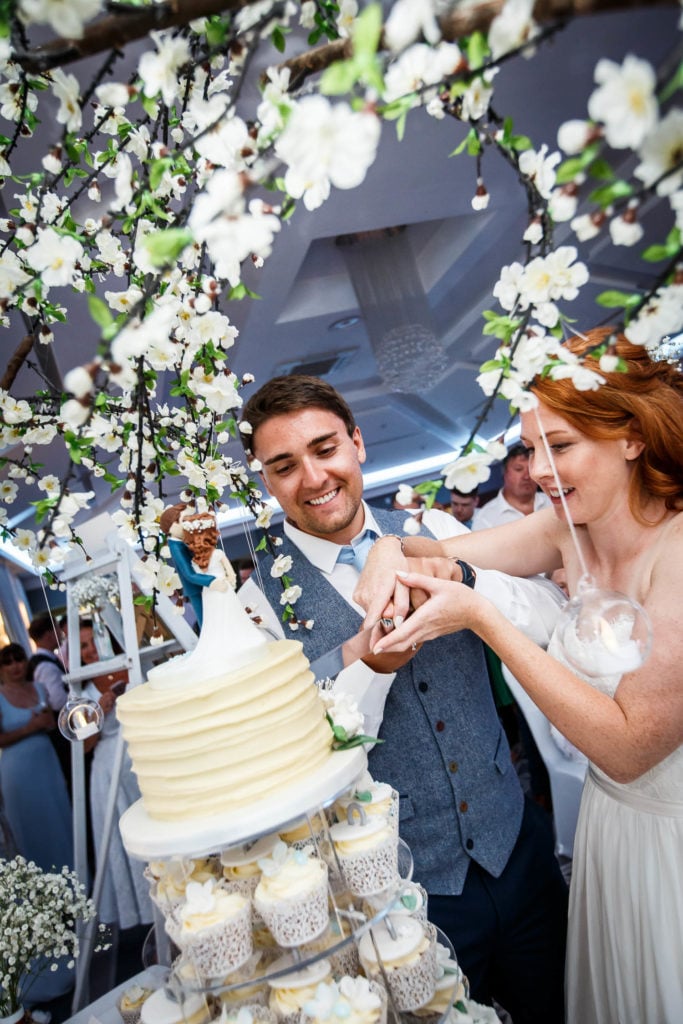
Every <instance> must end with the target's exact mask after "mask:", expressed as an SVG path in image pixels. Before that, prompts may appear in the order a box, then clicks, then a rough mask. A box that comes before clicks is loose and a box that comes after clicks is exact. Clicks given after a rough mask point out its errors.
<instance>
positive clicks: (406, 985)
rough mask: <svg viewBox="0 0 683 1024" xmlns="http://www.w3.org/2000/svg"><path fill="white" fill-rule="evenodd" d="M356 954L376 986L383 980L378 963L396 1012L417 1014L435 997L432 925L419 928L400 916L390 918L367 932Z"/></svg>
mask: <svg viewBox="0 0 683 1024" xmlns="http://www.w3.org/2000/svg"><path fill="white" fill-rule="evenodd" d="M373 939H374V943H373ZM378 953H379V961H378ZM358 954H359V956H360V962H361V964H362V966H363V970H364V971H365V974H366V975H367V977H368V978H370V979H371V980H373V981H377V982H378V983H381V980H382V972H381V968H380V961H381V963H382V965H383V966H384V971H385V973H386V977H387V983H388V985H389V989H390V991H391V995H392V999H393V1001H394V1003H395V1005H396V1009H397V1010H399V1011H401V1012H404V1011H406V1010H416V1009H417V1008H418V1007H419V1006H424V1004H425V1003H427V1002H429V1000H430V999H431V998H432V996H433V995H434V988H435V978H436V931H435V929H434V927H433V925H427V926H425V925H422V924H421V923H420V922H419V921H416V920H415V919H414V918H412V917H407V916H405V915H402V914H398V915H396V916H394V915H393V914H390V915H389V916H388V917H387V918H386V920H385V921H382V922H381V923H380V924H378V925H377V926H376V927H375V928H373V929H372V931H371V932H366V934H365V935H364V936H363V937H362V939H361V940H360V943H359V944H358Z"/></svg>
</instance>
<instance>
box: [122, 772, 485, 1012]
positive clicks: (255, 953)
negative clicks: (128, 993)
mask: <svg viewBox="0 0 683 1024" xmlns="http://www.w3.org/2000/svg"><path fill="white" fill-rule="evenodd" d="M285 840H287V841H285ZM398 843H399V839H398V795H397V794H396V793H395V791H394V790H392V788H391V787H390V786H387V785H384V784H382V783H377V782H375V781H374V780H373V779H372V778H371V777H370V776H369V775H368V774H367V773H366V774H365V775H364V776H363V777H361V779H359V780H358V782H357V783H356V785H355V786H354V787H353V789H352V790H351V791H349V792H348V793H346V794H344V795H343V796H342V797H340V798H339V799H337V800H336V801H335V802H334V804H333V805H332V807H331V808H329V809H328V810H326V811H325V810H322V809H319V810H318V811H316V813H315V814H313V815H311V816H310V817H306V818H305V819H302V820H300V821H298V822H294V823H292V824H290V825H288V826H287V827H286V829H283V830H282V831H281V832H280V833H276V834H270V835H266V836H262V837H261V838H260V839H258V840H257V841H256V842H250V843H244V844H241V845H239V846H233V847H229V848H228V849H225V850H223V851H221V852H220V853H216V854H215V855H212V856H209V857H201V858H179V859H171V860H167V861H157V862H151V863H150V864H149V865H148V867H147V876H148V879H149V881H150V885H151V893H152V898H153V899H154V901H155V903H156V904H157V906H158V907H159V909H160V910H161V911H162V913H163V914H164V918H165V928H166V931H167V932H168V934H169V936H170V938H171V940H172V942H173V943H174V945H175V946H176V947H177V952H178V956H177V959H176V960H175V962H174V965H173V972H172V976H171V983H172V985H175V986H176V987H177V989H178V997H179V1000H180V1004H181V1006H182V1007H185V1006H186V1004H187V1006H188V1007H190V1008H192V1010H193V1015H194V1016H196V1008H195V1006H194V1003H193V1002H192V999H193V998H194V997H195V996H196V995H197V994H201V997H202V998H203V999H204V1000H205V1004H206V1009H207V1014H208V1017H207V1018H206V1024H209V1022H213V1021H215V1022H216V1024H325V1022H329V1024H336V1020H337V1018H342V1017H343V1018H347V1017H348V1019H349V1024H385V1021H386V1018H387V1007H389V1009H390V1010H391V1013H392V1016H394V1017H398V1018H399V1019H403V1020H406V1021H407V1020H409V1019H413V1020H414V1022H415V1024H423V1022H430V1024H436V1022H438V1021H440V1020H441V1019H443V1018H445V1017H446V1015H447V1014H448V1013H450V1012H451V1010H452V1006H453V1003H454V1001H455V998H456V996H458V995H462V996H463V998H465V999H466V995H465V994H464V990H462V991H461V989H462V977H461V975H459V974H458V975H457V976H456V974H455V972H456V971H458V970H459V969H458V967H457V963H456V962H455V960H451V961H450V963H451V965H453V966H452V967H446V966H444V965H445V963H446V961H448V950H445V954H446V955H445V960H444V953H443V950H444V949H445V947H441V948H439V946H438V944H437V942H436V934H437V933H436V929H435V928H434V927H433V925H431V924H429V922H428V919H427V894H426V893H425V891H424V889H422V888H421V887H420V886H418V885H417V884H415V883H412V882H410V881H403V880H402V879H401V877H400V874H399V866H398V852H397V851H398ZM459 986H460V988H459ZM190 997H191V998H190ZM188 999H189V1002H188ZM150 1009H152V1008H150ZM185 1016H187V1014H185ZM418 1018H419V1022H418ZM495 1019H496V1018H495V1017H494V1018H491V1020H495ZM142 1024H157V1022H155V1021H151V1020H150V1021H147V1022H145V1021H143V1022H142ZM163 1024H166V1022H163ZM169 1024H175V1022H169ZM179 1024H180V1022H179ZM191 1024H195V1021H192V1022H191ZM196 1024H205V1021H204V1020H202V1021H201V1022H200V1021H197V1022H196Z"/></svg>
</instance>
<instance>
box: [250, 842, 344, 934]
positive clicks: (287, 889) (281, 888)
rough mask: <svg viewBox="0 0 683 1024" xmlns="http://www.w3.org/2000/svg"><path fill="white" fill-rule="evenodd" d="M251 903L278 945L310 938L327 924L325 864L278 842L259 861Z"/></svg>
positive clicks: (303, 851)
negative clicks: (266, 855)
mask: <svg viewBox="0 0 683 1024" xmlns="http://www.w3.org/2000/svg"><path fill="white" fill-rule="evenodd" d="M259 867H260V868H261V872H262V873H261V880H260V882H259V884H258V885H257V886H256V891H255V892H254V906H255V907H256V909H257V910H258V912H259V914H260V915H261V917H262V918H263V920H264V921H265V923H266V925H267V926H268V929H269V931H270V932H271V934H272V935H273V938H274V939H275V941H276V942H277V944H278V945H279V946H283V947H285V948H289V947H291V946H300V945H301V944H302V943H305V942H310V941H311V940H312V939H315V938H316V937H317V936H318V935H320V934H321V932H323V931H324V930H325V928H326V927H327V922H328V910H327V865H326V864H325V863H324V861H322V860H319V859H318V858H316V857H311V856H310V855H309V853H308V851H306V850H293V849H291V848H290V847H288V846H286V844H285V843H283V842H279V843H278V844H277V845H276V847H275V850H274V851H273V855H272V857H266V858H265V859H263V860H260V861H259Z"/></svg>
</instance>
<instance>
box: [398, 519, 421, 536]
mask: <svg viewBox="0 0 683 1024" xmlns="http://www.w3.org/2000/svg"><path fill="white" fill-rule="evenodd" d="M401 529H402V530H403V532H404V533H406V534H408V536H411V535H412V536H417V534H418V533H419V532H420V524H419V522H418V519H417V516H408V518H407V519H404V520H403V525H402V527H401Z"/></svg>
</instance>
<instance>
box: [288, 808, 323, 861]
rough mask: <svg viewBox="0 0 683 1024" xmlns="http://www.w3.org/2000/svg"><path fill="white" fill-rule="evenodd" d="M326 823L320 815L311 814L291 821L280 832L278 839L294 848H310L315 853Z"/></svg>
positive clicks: (321, 839)
mask: <svg viewBox="0 0 683 1024" xmlns="http://www.w3.org/2000/svg"><path fill="white" fill-rule="evenodd" d="M326 828H327V824H326V822H325V821H324V820H323V817H322V815H320V814H312V815H306V816H305V817H304V818H299V820H298V821H294V822H292V824H291V825H289V827H288V828H286V829H283V830H282V831H281V832H280V839H281V840H282V841H283V843H287V845H288V846H293V847H294V849H295V850H311V851H312V853H317V851H318V849H319V847H320V845H321V844H322V843H323V842H324V840H325V832H326Z"/></svg>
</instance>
